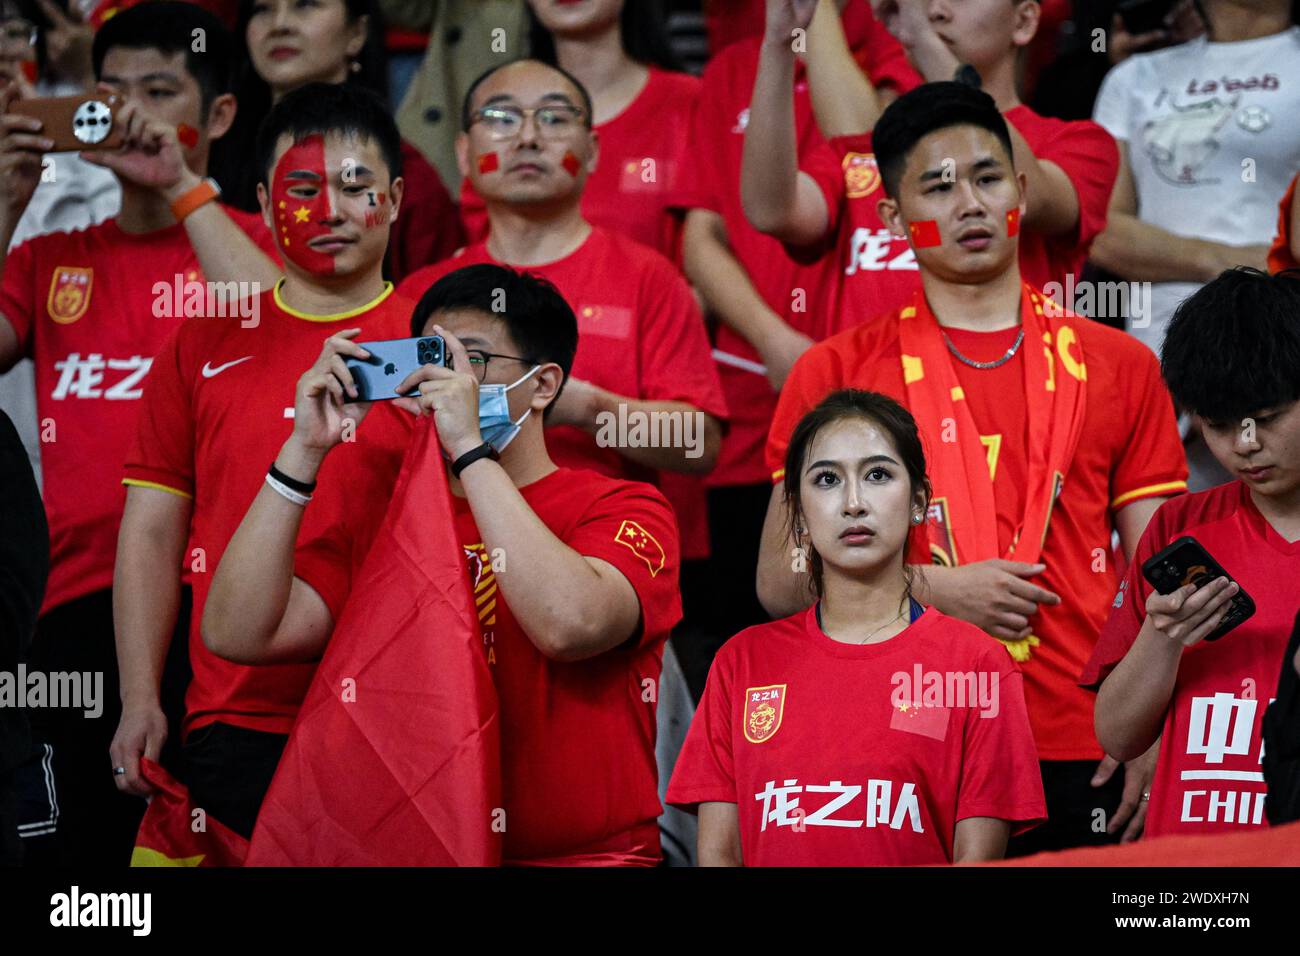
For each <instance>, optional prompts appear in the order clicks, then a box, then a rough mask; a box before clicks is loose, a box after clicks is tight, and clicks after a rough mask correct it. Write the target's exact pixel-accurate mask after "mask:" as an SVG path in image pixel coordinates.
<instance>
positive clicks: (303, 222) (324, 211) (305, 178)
mask: <svg viewBox="0 0 1300 956" xmlns="http://www.w3.org/2000/svg"><path fill="white" fill-rule="evenodd" d="M295 187H313V188H314V189H315V191H316V195H314V196H311V197H310V198H303V197H302V196H301V195H300V196H294V195H291V193H290V190H292V189H294V188H295ZM300 191H301V192H305V191H306V190H305V189H302V190H300ZM271 204H272V206H273V208H274V210H275V239H276V242H278V243H279V245H280V249H281V250H282V251H283V252H284V254H285V257H286V258H288V259H291V260H292V261H293V262H294V263H296V264H297V265H298V266H300V267H301V268H303V269H305V270H306V271H308V272H310V273H312V274H313V275H331V274H333V272H334V257H333V256H331V255H329V254H328V253H324V252H318V251H316V250H315V249H313V248H311V246H310V245H309V243H310V242H311V240H313V239H317V238H319V237H321V236H325V235H328V234H329V232H330V227H329V226H328V225H326V222H327V221H328V220H330V219H332V218H333V216H334V210H333V207H332V206H331V203H330V191H329V182H328V179H327V176H326V172H325V138H324V137H323V136H320V135H316V136H308V137H307V138H306V139H304V140H303V141H302V142H300V143H295V144H294V145H293V146H291V147H289V149H288V150H286V151H285V154H284V155H283V156H281V157H280V161H279V162H278V163H276V164H275V172H274V174H273V176H272V180H271Z"/></svg>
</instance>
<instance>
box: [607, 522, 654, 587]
mask: <svg viewBox="0 0 1300 956" xmlns="http://www.w3.org/2000/svg"><path fill="white" fill-rule="evenodd" d="M614 540H615V541H617V542H618V543H619V544H621V545H623V547H625V548H628V549H629V550H631V551H633V552H635V553H636V556H637V557H638V558H640V559H641V560H642V561H644V562H645V564H646V567H647V568H649V569H650V577H654V576H655V575H656V574H658V573H659V572H660V571H662V570H663V569H664V560H665V557H664V549H663V545H661V544H660V543H659V542H658V540H656V538H655V536H654V535H652V534H651V533H650V532H649V531H647V530H646V529H645V528H643V527H641V526H640V525H639V524H637V523H636V522H635V521H631V520H626V521H624V522H623V523H622V524H621V525H619V526H618V533H617V534H616V535H615V536H614Z"/></svg>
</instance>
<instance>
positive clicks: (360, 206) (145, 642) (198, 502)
mask: <svg viewBox="0 0 1300 956" xmlns="http://www.w3.org/2000/svg"><path fill="white" fill-rule="evenodd" d="M255 161H256V162H257V163H258V168H259V170H260V171H261V174H262V175H263V176H264V177H265V178H264V181H263V183H262V184H261V185H260V186H259V190H258V195H259V198H260V200H261V202H262V209H263V215H264V217H265V218H266V221H267V223H268V225H270V226H271V228H272V229H273V230H274V232H275V236H276V240H277V244H278V247H279V249H280V251H281V253H282V254H283V257H284V278H283V280H282V281H280V282H277V283H276V284H275V285H274V286H273V287H272V288H271V289H270V290H268V291H267V292H264V293H262V295H261V297H260V299H259V305H260V311H261V321H260V322H259V324H258V325H257V327H255V328H243V327H241V325H240V324H239V323H233V322H228V321H221V320H219V319H211V318H208V319H201V320H195V321H192V322H187V323H186V324H185V325H183V326H182V327H181V328H180V330H179V331H178V333H177V334H176V335H174V336H173V337H172V338H171V339H170V340H169V341H168V343H167V345H166V346H165V348H164V349H163V351H162V352H161V353H160V354H159V357H158V360H157V361H156V362H155V364H154V374H153V375H152V376H151V377H150V382H149V386H148V388H147V390H146V394H145V408H144V412H143V414H142V417H141V422H140V428H139V432H138V434H137V436H136V442H135V445H134V448H133V449H132V451H131V454H130V456H129V457H128V458H127V462H126V478H125V484H126V485H127V486H128V491H127V503H126V512H125V515H124V517H123V521H122V529H121V534H120V537H119V544H118V554H119V560H118V564H117V572H116V577H115V587H116V591H117V601H116V607H115V616H116V620H117V635H118V656H119V658H120V660H121V662H122V687H123V714H122V722H121V725H120V727H119V728H118V732H117V735H116V737H115V738H114V741H113V748H112V755H113V763H114V766H116V767H120V768H123V771H124V772H123V773H122V774H121V775H120V776H119V781H120V782H119V786H120V787H122V789H124V790H127V791H129V792H132V793H139V794H145V793H147V792H148V791H149V787H148V784H147V783H145V782H144V781H143V779H142V778H141V777H140V776H139V760H140V757H141V756H146V757H149V758H151V759H156V755H157V751H158V747H159V744H160V743H161V741H162V739H163V738H164V736H165V734H166V732H167V728H166V725H165V722H164V721H163V720H162V715H161V713H160V712H159V710H158V665H159V662H160V661H161V660H162V658H163V656H164V654H165V652H166V650H167V645H168V642H169V640H170V636H171V633H172V628H173V623H174V620H175V616H176V595H177V591H178V588H179V585H180V577H181V570H180V569H181V567H182V564H183V565H184V566H185V567H186V568H188V570H189V572H190V575H191V578H192V580H193V584H194V612H195V613H194V617H193V624H192V626H191V628H190V636H189V643H190V658H191V663H192V666H193V669H194V678H193V681H192V682H191V684H190V688H189V693H188V694H187V696H186V716H185V723H184V725H183V728H182V733H183V734H184V748H183V753H184V758H185V769H186V782H187V784H188V785H189V787H190V791H191V794H192V795H193V797H194V800H195V803H196V805H197V806H200V807H203V808H204V809H205V810H207V812H208V813H210V814H212V815H213V816H214V817H216V818H217V819H219V820H221V822H222V823H225V824H226V825H227V826H229V827H230V828H231V829H234V830H235V831H237V832H239V833H242V834H244V835H245V836H247V835H248V834H249V833H250V832H251V831H252V826H253V821H254V819H255V818H256V815H257V809H258V807H259V806H260V804H261V800H262V797H263V796H264V794H265V792H266V787H267V786H268V785H269V783H270V779H271V775H272V773H273V772H274V770H275V766H276V762H277V761H278V759H279V755H280V752H281V750H282V749H283V746H284V742H285V739H286V735H287V734H288V731H289V728H290V726H291V725H292V723H293V719H294V716H295V714H296V712H297V708H298V705H299V704H300V703H301V701H302V697H303V694H304V693H305V691H306V688H307V684H308V681H309V680H310V678H311V670H312V669H311V667H309V666H302V665H298V666H275V667H261V668H249V667H240V666H236V665H232V664H230V663H228V662H226V661H223V660H220V659H218V658H216V657H215V656H213V655H212V654H211V653H210V652H208V651H207V650H206V649H205V648H204V647H203V645H202V642H201V640H200V638H199V629H198V623H199V620H200V618H201V615H202V611H203V605H204V600H205V598H206V596H207V592H208V589H209V587H210V584H211V574H212V572H213V570H215V568H216V565H217V563H218V562H219V561H220V559H221V553H222V551H223V549H224V548H225V546H226V543H227V541H229V539H230V536H231V535H232V534H233V533H234V531H235V528H236V527H237V525H238V523H239V517H240V515H242V514H243V512H244V510H245V509H246V508H247V507H248V503H249V502H250V501H251V500H252V499H253V496H254V495H256V493H257V489H258V488H259V487H260V486H261V484H262V480H263V478H264V477H265V476H266V467H267V464H268V463H270V462H271V461H272V460H273V459H274V458H275V452H276V449H278V448H279V446H280V444H281V443H282V442H283V441H284V438H285V436H286V435H287V434H288V433H289V432H290V431H291V429H292V421H291V419H292V416H293V405H292V400H291V384H292V382H293V381H294V380H295V379H296V377H297V374H298V371H299V370H300V369H301V368H302V367H303V366H305V365H307V364H308V363H309V362H310V361H311V358H312V356H314V355H315V354H317V353H318V352H319V350H320V343H321V341H322V339H323V338H327V337H329V336H330V335H332V334H333V333H334V332H335V330H337V329H338V328H340V327H343V326H347V327H356V328H359V329H360V330H362V335H363V338H364V339H367V340H377V339H394V338H404V337H405V336H406V327H407V322H408V319H409V316H410V311H411V308H412V305H411V303H409V302H406V301H404V300H402V299H401V298H400V297H398V296H396V295H394V294H393V288H392V285H391V283H386V282H385V281H384V279H383V275H382V264H383V256H384V250H385V249H386V247H387V244H388V234H389V229H390V226H391V224H392V222H393V220H394V219H395V217H396V215H397V211H398V209H399V207H400V205H401V200H402V187H403V183H402V179H401V177H400V171H401V167H400V143H399V138H398V134H397V130H396V127H395V126H394V125H393V122H392V120H391V119H390V118H389V116H388V114H387V113H386V112H385V111H384V110H383V109H382V108H381V104H380V103H379V101H378V99H377V98H376V97H374V95H373V94H370V93H368V92H366V91H363V90H358V89H353V88H351V87H348V86H336V85H329V84H312V85H309V86H306V87H303V88H301V89H299V90H295V91H294V92H293V93H291V94H289V95H287V96H285V97H284V98H283V99H282V100H281V101H280V102H279V103H277V104H276V106H275V107H274V108H273V109H272V111H271V113H270V114H269V116H268V118H267V120H266V122H265V124H264V126H263V130H262V134H261V136H260V137H259V143H258V155H257V156H256V158H255ZM404 443H405V436H404V434H402V433H395V434H392V435H385V433H384V431H383V430H382V429H371V430H370V431H369V432H368V433H367V434H366V435H364V436H362V437H361V438H360V439H359V440H358V441H356V442H352V441H349V442H348V443H347V447H346V448H345V449H344V451H343V453H341V454H340V455H338V456H336V459H335V460H333V461H332V462H331V468H330V469H326V472H325V473H324V474H323V475H322V476H321V479H320V490H319V492H318V493H317V494H318V496H321V497H324V498H325V499H326V500H325V501H324V502H322V505H321V506H319V507H318V508H317V509H315V510H314V511H313V516H314V518H318V519H320V520H322V521H324V522H328V521H329V520H334V519H335V518H337V517H338V514H339V511H340V509H341V508H342V507H343V506H342V501H341V500H338V501H335V496H336V495H338V494H340V493H341V491H342V489H343V487H344V485H345V484H347V482H346V481H345V477H344V476H345V475H346V473H347V469H348V468H349V464H350V462H351V460H352V459H355V458H362V457H367V456H370V457H376V458H382V457H383V456H385V455H396V456H397V457H398V458H399V459H400V455H401V450H402V448H403V447H404ZM336 472H337V473H336ZM295 477H296V476H293V475H281V476H279V477H278V478H277V479H276V480H277V481H280V482H282V483H285V484H288V483H290V482H294V480H295ZM294 486H295V487H298V486H299V485H298V484H296V483H295V485H294ZM302 487H306V486H305V485H302ZM352 491H353V492H356V493H364V490H363V489H357V488H353V489H352ZM381 500H383V498H382V497H381ZM187 542H188V545H187Z"/></svg>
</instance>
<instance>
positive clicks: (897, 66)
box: [682, 4, 920, 486]
mask: <svg viewBox="0 0 1300 956" xmlns="http://www.w3.org/2000/svg"><path fill="white" fill-rule="evenodd" d="M861 6H862V8H864V9H863V11H860V12H862V13H863V14H864V16H865V19H864V20H863V21H862V23H863V25H862V28H861V29H858V28H857V27H856V26H855V28H854V30H853V31H849V30H848V27H849V26H850V25H852V24H850V23H846V36H848V38H849V41H850V45H851V46H852V47H853V49H854V51H855V54H856V55H857V57H858V61H859V63H861V64H863V66H864V69H865V70H866V72H867V75H868V76H869V77H870V79H871V82H872V83H874V84H876V85H877V86H890V87H893V88H894V89H896V90H898V91H899V92H906V91H907V90H909V89H911V88H912V87H914V86H916V85H918V84H919V83H920V77H919V76H918V75H917V74H916V72H915V71H914V70H913V69H912V68H911V67H910V66H909V65H908V63H907V59H906V57H905V56H904V55H903V53H902V48H901V47H900V46H899V45H898V41H896V40H895V39H894V38H893V37H892V36H890V35H889V33H888V32H887V31H885V30H884V28H883V27H881V26H880V25H879V24H878V23H877V22H876V21H875V20H874V19H873V18H871V16H870V9H869V8H867V5H866V4H861ZM761 45H762V40H761V38H759V37H753V38H749V39H745V40H741V41H739V42H736V43H733V44H731V45H729V46H728V47H726V49H724V50H722V51H721V52H720V53H718V54H717V55H716V56H714V58H713V59H712V60H711V61H710V62H709V65H708V67H707V68H706V69H705V71H704V77H703V88H702V90H701V92H700V101H699V108H698V109H697V110H696V115H695V126H694V129H693V132H692V134H691V154H690V162H689V169H688V177H687V178H686V179H685V180H684V182H683V190H684V192H683V197H682V204H683V205H684V206H687V207H691V208H702V209H709V210H711V211H713V212H716V213H717V214H719V215H720V216H721V217H722V218H723V221H724V222H725V224H726V227H727V238H728V240H729V241H730V243H731V247H732V251H733V252H734V253H735V255H736V258H737V260H738V261H739V262H740V264H741V266H743V267H744V269H745V272H746V273H747V274H748V275H749V278H750V281H751V282H752V283H753V285H754V289H755V290H756V291H757V292H758V294H759V295H760V296H762V298H763V300H764V301H765V302H766V303H767V304H768V306H769V307H770V308H771V309H772V310H773V311H774V312H776V313H777V315H780V316H781V317H782V318H784V319H785V321H786V322H788V323H789V324H790V325H791V326H792V327H794V328H796V329H798V330H800V331H802V332H804V334H806V335H809V336H810V337H820V336H821V335H824V334H825V326H824V320H823V318H822V317H823V315H824V314H825V313H826V310H827V309H828V308H829V307H830V303H828V302H825V301H821V300H820V299H819V297H818V296H819V294H820V291H821V290H822V288H823V286H824V284H825V277H824V272H825V270H824V269H823V267H822V265H821V264H820V263H819V262H818V261H817V258H818V255H819V254H820V251H821V250H819V249H818V250H802V251H800V252H799V253H798V255H799V256H800V259H801V260H802V261H796V260H795V259H794V258H792V256H791V251H790V250H788V249H787V248H786V247H785V246H784V245H782V244H781V243H780V242H778V241H777V240H776V239H773V238H772V237H771V236H766V235H764V234H763V233H761V232H759V231H758V230H756V229H755V228H754V227H753V226H751V225H750V224H749V220H748V219H747V218H746V217H745V211H744V208H743V207H742V206H741V202H740V165H741V156H742V153H743V151H744V145H745V135H744V134H745V127H746V126H748V125H749V101H750V98H751V97H752V95H753V91H754V78H755V76H756V75H757V73H758V59H759V51H760V48H761ZM794 108H795V135H796V141H797V143H798V154H799V156H800V157H801V158H802V157H805V156H807V155H808V154H809V153H810V152H811V151H813V150H814V149H816V148H817V147H818V146H819V145H822V144H824V143H825V140H824V139H822V136H821V133H820V132H819V131H818V129H817V124H816V121H815V119H814V117H813V114H812V101H811V98H810V96H809V93H808V81H807V78H806V76H805V73H804V69H803V65H802V63H800V64H798V65H797V66H796V68H795V87H794ZM797 290H802V292H803V294H802V295H800V294H798V292H797ZM716 346H717V349H718V351H719V352H720V353H722V357H720V359H719V363H718V372H719V375H720V377H721V379H722V386H723V389H724V391H725V393H726V396H727V404H728V406H729V407H730V408H731V410H732V419H731V428H730V431H729V432H728V434H727V437H726V439H725V440H724V441H723V444H722V453H721V455H720V456H719V459H718V465H717V467H716V468H715V469H714V470H713V472H712V473H711V474H710V475H709V477H708V484H709V485H711V486H726V485H747V484H756V483H759V482H762V481H763V480H764V469H763V462H762V450H763V441H764V439H765V437H766V435H767V429H768V425H769V424H770V423H771V420H772V412H773V410H774V409H775V406H776V395H775V393H774V392H773V391H772V388H771V386H770V385H769V384H768V381H767V377H766V376H765V375H764V374H763V372H762V371H757V370H755V369H754V368H753V366H755V365H758V364H759V363H761V361H762V360H761V359H760V358H759V355H758V352H757V351H756V350H755V349H754V348H753V347H752V346H750V344H749V343H748V342H746V341H745V340H744V339H743V338H741V337H740V336H739V335H737V334H736V333H734V332H732V331H731V330H730V329H729V328H727V327H726V326H725V325H720V326H719V327H718V333H717V341H716ZM728 357H730V358H728Z"/></svg>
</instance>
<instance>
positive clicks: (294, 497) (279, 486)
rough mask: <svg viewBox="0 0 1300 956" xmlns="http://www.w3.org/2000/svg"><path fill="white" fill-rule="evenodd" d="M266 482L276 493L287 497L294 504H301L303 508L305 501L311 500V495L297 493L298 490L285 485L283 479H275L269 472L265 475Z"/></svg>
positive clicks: (305, 504)
mask: <svg viewBox="0 0 1300 956" xmlns="http://www.w3.org/2000/svg"><path fill="white" fill-rule="evenodd" d="M266 483H267V484H268V485H270V486H271V489H272V490H273V491H274V492H275V493H276V494H278V495H281V496H282V497H285V498H288V499H289V500H290V501H292V502H293V503H294V504H296V505H301V506H302V507H304V508H305V507H306V506H307V502H309V501H311V495H303V494H299V493H298V492H296V491H294V490H293V489H292V488H290V487H289V486H288V485H286V484H285V483H284V482H283V481H277V480H276V479H275V478H273V477H271V475H269V474H268V475H267V476H266Z"/></svg>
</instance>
